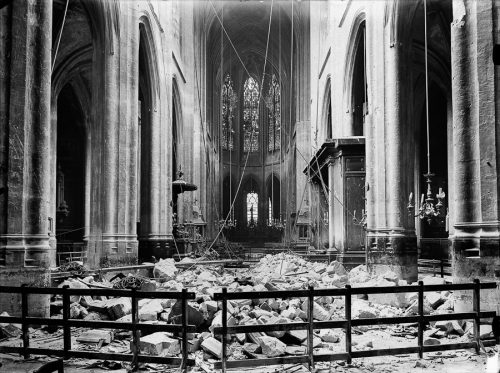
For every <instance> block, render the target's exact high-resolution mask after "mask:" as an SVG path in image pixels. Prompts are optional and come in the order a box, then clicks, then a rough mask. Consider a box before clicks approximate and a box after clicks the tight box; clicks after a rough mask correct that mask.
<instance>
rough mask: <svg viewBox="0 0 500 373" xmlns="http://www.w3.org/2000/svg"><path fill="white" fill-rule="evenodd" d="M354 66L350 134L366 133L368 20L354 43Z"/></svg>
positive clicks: (360, 27) (361, 27)
mask: <svg viewBox="0 0 500 373" xmlns="http://www.w3.org/2000/svg"><path fill="white" fill-rule="evenodd" d="M354 48H355V49H354V50H355V52H354V61H353V63H354V66H353V70H352V86H351V88H352V90H351V93H350V94H351V112H352V126H351V129H350V135H352V136H363V135H364V129H363V127H364V121H365V115H366V110H367V108H368V95H367V84H366V56H365V52H366V21H362V22H361V23H360V25H359V28H358V31H357V36H356V39H355V44H354Z"/></svg>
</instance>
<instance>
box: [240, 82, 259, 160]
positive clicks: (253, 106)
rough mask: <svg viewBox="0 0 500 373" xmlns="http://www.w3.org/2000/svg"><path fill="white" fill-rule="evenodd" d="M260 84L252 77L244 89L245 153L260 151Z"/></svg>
mask: <svg viewBox="0 0 500 373" xmlns="http://www.w3.org/2000/svg"><path fill="white" fill-rule="evenodd" d="M258 122H259V84H258V83H257V82H256V81H255V79H254V78H252V77H250V78H248V79H247V80H246V81H245V85H244V88H243V136H244V137H243V151H244V152H256V151H258V150H259V132H258V130H259V123H258Z"/></svg>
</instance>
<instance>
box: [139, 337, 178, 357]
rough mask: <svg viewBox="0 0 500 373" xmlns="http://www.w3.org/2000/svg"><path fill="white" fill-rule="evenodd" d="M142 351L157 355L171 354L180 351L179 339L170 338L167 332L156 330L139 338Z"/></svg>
mask: <svg viewBox="0 0 500 373" xmlns="http://www.w3.org/2000/svg"><path fill="white" fill-rule="evenodd" d="M139 347H140V349H141V352H142V353H145V354H148V355H157V356H172V355H177V354H179V353H180V352H181V348H180V343H179V340H177V339H174V338H171V335H170V334H169V333H165V332H157V333H153V334H149V335H147V336H145V337H142V338H140V340H139Z"/></svg>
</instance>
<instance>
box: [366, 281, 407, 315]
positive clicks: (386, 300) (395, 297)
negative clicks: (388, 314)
mask: <svg viewBox="0 0 500 373" xmlns="http://www.w3.org/2000/svg"><path fill="white" fill-rule="evenodd" d="M369 286H370V287H385V286H396V284H395V283H394V282H392V281H387V280H386V279H383V278H378V279H374V280H372V281H370V282H369ZM368 299H369V300H370V302H373V303H377V304H385V305H388V306H392V307H398V308H404V307H406V306H407V305H408V304H407V302H406V294H405V293H385V294H370V296H369V297H368Z"/></svg>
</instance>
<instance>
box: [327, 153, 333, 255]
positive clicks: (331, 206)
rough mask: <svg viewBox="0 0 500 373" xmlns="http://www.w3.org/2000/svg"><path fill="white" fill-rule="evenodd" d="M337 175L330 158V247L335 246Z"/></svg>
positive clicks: (331, 248) (330, 248)
mask: <svg viewBox="0 0 500 373" xmlns="http://www.w3.org/2000/svg"><path fill="white" fill-rule="evenodd" d="M334 182H335V175H334V174H333V159H330V158H329V159H328V187H329V190H328V249H329V250H333V249H334V248H335V219H334V216H333V214H334V205H335V188H334V187H333V185H334Z"/></svg>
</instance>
